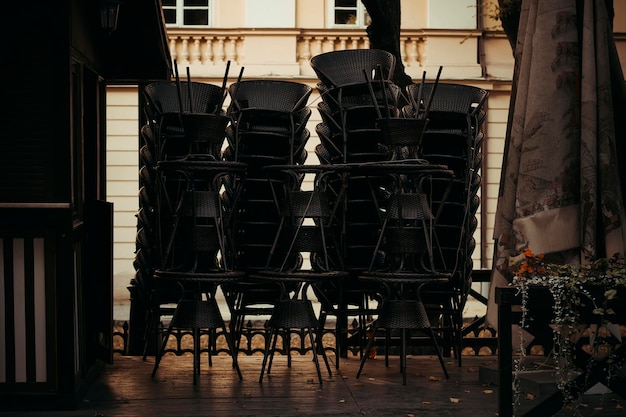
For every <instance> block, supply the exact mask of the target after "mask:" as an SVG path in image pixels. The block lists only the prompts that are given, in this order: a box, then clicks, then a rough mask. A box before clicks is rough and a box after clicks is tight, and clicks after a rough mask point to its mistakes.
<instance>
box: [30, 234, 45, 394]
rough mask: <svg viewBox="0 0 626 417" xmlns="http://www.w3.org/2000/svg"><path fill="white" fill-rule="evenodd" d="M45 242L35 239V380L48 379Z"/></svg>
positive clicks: (43, 380) (42, 380)
mask: <svg viewBox="0 0 626 417" xmlns="http://www.w3.org/2000/svg"><path fill="white" fill-rule="evenodd" d="M44 250H45V244H44V239H43V238H36V239H34V241H33V253H34V257H33V275H34V293H33V300H34V317H35V346H36V355H35V362H36V364H37V372H36V375H35V380H36V381H37V382H46V381H47V380H48V373H47V368H48V363H47V346H48V345H47V343H46V337H47V334H46V323H47V320H46V274H45V252H44Z"/></svg>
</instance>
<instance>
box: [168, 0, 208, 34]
mask: <svg viewBox="0 0 626 417" xmlns="http://www.w3.org/2000/svg"><path fill="white" fill-rule="evenodd" d="M212 2H213V0H162V1H161V4H162V5H163V16H164V17H165V23H166V24H167V25H168V26H172V27H208V26H210V25H211V12H212V10H213V7H211V6H212V4H211V3H212Z"/></svg>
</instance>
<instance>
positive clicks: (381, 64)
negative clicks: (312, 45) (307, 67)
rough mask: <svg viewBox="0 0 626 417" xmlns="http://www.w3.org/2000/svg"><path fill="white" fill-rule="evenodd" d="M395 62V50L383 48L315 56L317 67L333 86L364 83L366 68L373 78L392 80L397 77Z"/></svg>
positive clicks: (314, 68) (321, 79)
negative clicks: (384, 49)
mask: <svg viewBox="0 0 626 417" xmlns="http://www.w3.org/2000/svg"><path fill="white" fill-rule="evenodd" d="M395 63H396V60H395V57H394V56H393V54H391V53H390V52H387V51H383V50H380V49H347V50H339V51H331V52H325V53H322V54H319V55H316V56H314V57H312V58H311V67H312V68H313V71H315V74H316V75H317V77H318V78H319V79H320V81H322V82H323V83H324V84H325V85H326V86H327V87H329V88H337V87H343V86H346V85H352V84H360V83H364V82H365V79H364V75H363V70H365V71H366V72H367V74H368V76H369V78H370V79H380V78H382V79H383V80H386V81H389V80H391V79H392V78H393V73H394V69H395ZM379 69H380V70H381V71H382V72H381V71H379Z"/></svg>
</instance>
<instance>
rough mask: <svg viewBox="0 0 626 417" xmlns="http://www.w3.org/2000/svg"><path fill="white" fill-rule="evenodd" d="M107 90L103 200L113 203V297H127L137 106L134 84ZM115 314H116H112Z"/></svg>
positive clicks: (135, 207)
mask: <svg viewBox="0 0 626 417" xmlns="http://www.w3.org/2000/svg"><path fill="white" fill-rule="evenodd" d="M108 91H109V93H108V94H107V201H109V202H112V203H113V207H114V214H113V223H114V228H113V282H114V298H115V299H116V300H118V301H116V302H124V301H125V300H128V296H129V295H128V291H127V290H126V287H127V286H128V285H129V284H130V281H131V279H132V278H133V276H134V272H135V270H134V267H133V260H134V258H135V253H134V250H135V242H134V239H135V235H136V233H137V218H136V217H135V215H136V213H137V210H138V196H137V193H138V188H139V163H138V161H139V154H138V149H139V143H140V142H139V110H138V105H137V103H138V89H137V87H136V86H116V87H109V90H108ZM116 318H117V317H116Z"/></svg>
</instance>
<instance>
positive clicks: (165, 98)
mask: <svg viewBox="0 0 626 417" xmlns="http://www.w3.org/2000/svg"><path fill="white" fill-rule="evenodd" d="M144 94H145V96H146V99H147V100H148V104H149V106H150V109H152V110H154V111H156V112H157V114H161V115H162V114H165V113H180V112H194V113H220V112H221V109H218V108H217V107H219V106H220V105H221V104H222V102H223V95H224V92H223V91H222V89H221V87H218V86H216V85H214V84H208V83H200V82H193V81H192V82H191V83H189V82H186V81H181V82H180V88H179V86H178V85H177V83H176V81H156V82H153V83H150V84H148V85H146V86H145V87H144ZM181 104H182V108H181Z"/></svg>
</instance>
